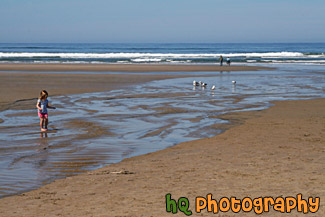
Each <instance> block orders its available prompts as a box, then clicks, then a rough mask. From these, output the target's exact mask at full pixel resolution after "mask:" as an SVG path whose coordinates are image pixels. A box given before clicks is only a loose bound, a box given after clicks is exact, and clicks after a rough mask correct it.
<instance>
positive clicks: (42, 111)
mask: <svg viewBox="0 0 325 217" xmlns="http://www.w3.org/2000/svg"><path fill="white" fill-rule="evenodd" d="M47 97H48V93H47V91H46V90H42V91H41V93H40V96H39V98H38V100H37V103H36V108H37V113H38V117H39V118H40V126H41V131H42V132H44V131H47V124H48V122H49V120H48V114H47V109H48V108H50V109H55V107H54V106H50V104H49V101H48V99H47ZM43 126H44V128H43Z"/></svg>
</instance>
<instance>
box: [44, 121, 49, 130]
mask: <svg viewBox="0 0 325 217" xmlns="http://www.w3.org/2000/svg"><path fill="white" fill-rule="evenodd" d="M48 123H49V119H47V118H45V126H44V128H45V129H46V130H47V124H48Z"/></svg>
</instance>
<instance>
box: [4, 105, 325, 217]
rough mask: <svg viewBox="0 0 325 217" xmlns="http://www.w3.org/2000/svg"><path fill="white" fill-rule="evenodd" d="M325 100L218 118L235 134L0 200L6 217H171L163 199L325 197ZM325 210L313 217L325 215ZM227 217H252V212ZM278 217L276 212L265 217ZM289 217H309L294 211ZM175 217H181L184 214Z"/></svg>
mask: <svg viewBox="0 0 325 217" xmlns="http://www.w3.org/2000/svg"><path fill="white" fill-rule="evenodd" d="M324 107H325V100H324V99H314V100H301V101H283V102H276V103H275V106H273V107H271V108H269V109H267V110H262V111H251V112H239V113H231V114H228V115H223V116H221V117H222V118H223V119H226V120H230V121H231V123H233V124H234V125H236V126H234V127H232V128H230V129H229V130H228V131H226V132H225V133H223V134H220V135H218V136H215V137H212V138H206V139H200V140H196V141H190V142H185V143H181V144H178V145H176V146H173V147H171V148H168V149H165V150H162V151H158V152H155V153H150V154H146V155H142V156H137V157H133V158H129V159H125V160H123V161H122V162H120V163H117V164H113V165H109V166H106V167H104V168H101V169H98V170H95V171H90V172H87V173H85V174H81V175H78V176H73V177H69V178H66V179H61V180H57V181H55V182H53V183H51V184H49V185H46V186H43V187H41V188H40V189H38V190H35V191H31V192H28V193H24V194H22V195H19V196H13V197H8V198H4V199H1V200H0V213H1V216H168V215H172V214H170V213H166V211H165V207H166V206H165V195H166V194H167V193H171V195H172V198H174V199H178V198H179V197H187V198H188V199H189V201H190V208H189V209H190V210H192V212H193V216H197V215H200V216H211V215H213V214H212V213H207V212H206V210H204V211H202V213H201V214H197V213H195V207H194V200H195V197H197V196H203V197H205V196H206V195H207V194H208V193H212V194H213V197H214V198H215V199H220V198H221V197H231V196H235V197H237V198H240V199H242V198H244V197H246V196H249V197H252V198H256V197H260V196H263V197H265V196H273V197H278V196H283V197H285V196H293V197H295V196H296V195H297V194H298V193H302V195H303V198H305V199H306V198H308V197H310V196H311V197H320V198H321V201H322V199H323V198H324V196H325V189H324V185H325V175H324V174H325V171H324V168H325V165H324V164H325V161H324V154H325V147H324V144H325V110H324ZM324 214H325V211H324V207H323V206H322V202H321V206H320V208H319V210H318V212H317V213H315V214H311V216H324ZM223 215H224V216H238V215H240V216H252V215H255V214H254V213H253V212H250V213H243V212H241V213H240V214H234V213H232V212H227V213H224V214H223ZM264 215H265V216H275V215H276V216H280V215H286V214H280V213H277V212H275V211H273V210H272V209H271V211H270V212H269V213H264V214H263V216H264ZM287 215H290V216H305V215H304V214H302V213H297V211H292V212H291V213H290V214H287ZM176 216H184V214H183V213H181V212H179V214H178V215H176Z"/></svg>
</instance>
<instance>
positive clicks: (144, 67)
mask: <svg viewBox="0 0 325 217" xmlns="http://www.w3.org/2000/svg"><path fill="white" fill-rule="evenodd" d="M262 69H273V68H268V67H260V66H245V65H242V66H240V65H239V66H219V65H218V64H216V65H175V64H23V63H15V64H7V63H6V64H3V63H1V64H0V71H53V72H62V71H77V72H78V71H80V72H81V71H87V72H89V71H93V72H196V71H207V72H213V71H225V72H228V71H255V70H262Z"/></svg>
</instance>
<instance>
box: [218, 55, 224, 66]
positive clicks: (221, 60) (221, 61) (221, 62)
mask: <svg viewBox="0 0 325 217" xmlns="http://www.w3.org/2000/svg"><path fill="white" fill-rule="evenodd" d="M219 60H220V66H222V64H223V57H222V55H220V58H219Z"/></svg>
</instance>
